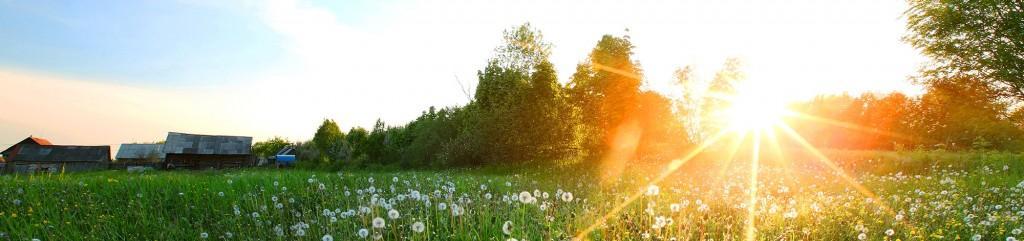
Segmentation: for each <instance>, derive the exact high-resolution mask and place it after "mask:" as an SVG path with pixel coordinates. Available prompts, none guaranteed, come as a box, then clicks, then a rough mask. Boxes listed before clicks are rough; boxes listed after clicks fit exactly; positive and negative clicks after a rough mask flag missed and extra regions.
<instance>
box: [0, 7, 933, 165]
mask: <svg viewBox="0 0 1024 241" xmlns="http://www.w3.org/2000/svg"><path fill="white" fill-rule="evenodd" d="M905 9H906V3H905V2H904V1H898V0H859V1H854V0H839V1H816V0H768V1H753V0H724V1H689V0H682V1H655V0H651V1H645V0H640V1H585V2H584V1H563V0H548V1H545V0H523V1H497V0H494V1H491V0H483V1H469V0H456V1H431V0H423V1H416V0H366V1H364V0H342V1H313V0H227V1H204V0H177V1H149V0H141V1H113V0H109V1H108V0H100V1H49V0H37V1H17V0H0V36H2V37H0V110H3V111H2V112H0V148H6V147H7V146H9V145H11V144H14V143H16V142H18V141H20V140H21V139H24V138H25V137H27V136H29V135H35V136H39V137H44V138H48V139H50V141H52V142H54V143H55V144H79V145H114V147H115V149H116V145H118V144H120V143H126V142H152V141H159V140H162V139H163V138H164V137H165V136H166V133H167V132H169V131H175V132H186V133H198V134H225V135H246V136H253V137H255V138H256V139H257V140H262V139H266V138H269V137H273V136H281V137H285V138H288V139H290V140H293V141H298V140H306V139H308V138H310V137H311V136H312V135H313V132H314V131H315V129H316V127H317V126H318V125H319V124H320V122H322V121H323V119H324V118H331V119H334V120H336V121H337V122H338V123H339V124H340V125H341V126H342V128H344V129H348V128H350V127H353V126H363V127H372V125H373V123H374V121H375V120H377V119H378V118H379V119H381V120H384V121H385V122H386V123H388V124H389V125H401V124H403V123H405V122H407V121H409V120H412V119H414V118H415V117H416V116H418V115H419V114H420V113H421V112H422V111H423V110H425V109H427V108H428V107H430V106H438V107H443V106H456V105H461V104H465V103H467V102H468V100H469V99H470V98H471V96H467V95H466V94H464V91H463V90H464V89H470V91H469V93H470V94H472V88H474V87H475V84H476V72H477V70H480V69H482V68H483V67H484V66H485V64H486V63H487V60H488V58H490V57H492V56H493V52H494V51H493V50H494V48H495V47H497V46H498V45H499V44H500V43H501V32H502V31H503V30H505V29H507V28H510V27H513V26H516V25H519V24H522V23H525V22H529V23H531V25H532V26H534V27H536V28H537V29H539V30H540V31H542V33H543V35H544V39H545V40H546V41H547V42H550V43H552V44H553V49H552V52H553V53H552V55H551V60H552V62H553V63H554V64H555V67H556V70H557V71H558V75H559V79H560V81H562V82H567V81H568V77H569V76H571V75H572V71H574V69H575V65H576V64H578V63H580V62H581V61H584V60H585V58H586V55H587V54H588V53H589V51H590V50H591V49H592V48H593V47H594V45H595V44H596V42H597V40H599V39H600V37H601V36H602V35H604V34H613V35H629V36H630V39H631V40H632V41H633V43H634V45H635V46H636V49H635V57H636V59H637V60H638V61H639V62H640V65H641V66H642V68H643V70H644V83H645V88H647V89H651V90H655V91H658V92H661V93H663V94H665V95H667V96H677V95H678V93H679V89H678V86H674V85H673V84H672V83H673V81H674V77H673V72H674V71H675V70H676V69H677V68H680V67H683V66H687V65H690V66H693V67H694V68H695V69H696V73H697V77H698V78H702V79H708V78H710V77H711V76H713V74H714V72H715V71H716V70H718V69H720V68H721V66H722V64H723V63H724V62H725V60H726V59H727V58H730V57H735V58H739V59H741V61H742V62H743V63H744V65H743V70H744V72H745V74H746V76H747V77H748V79H749V80H748V81H749V82H750V83H753V85H756V86H759V87H760V88H761V89H769V90H771V91H772V92H773V93H778V95H777V97H776V98H786V99H789V100H799V99H806V98H810V97H812V96H814V95H817V94H835V93H843V92H848V93H852V94H858V93H862V92H890V91H902V92H906V93H909V94H911V95H914V94H919V93H920V92H921V89H920V87H917V86H915V85H913V84H912V83H911V82H910V81H909V80H908V79H909V77H910V76H913V75H914V74H915V73H916V70H917V69H918V66H920V65H921V64H922V63H923V62H924V61H925V59H924V58H923V57H921V55H920V54H919V53H918V52H917V51H916V50H914V49H913V48H912V47H910V46H909V45H908V44H906V43H904V42H902V41H901V40H900V38H901V37H902V36H903V35H904V34H905V30H904V24H905V19H904V18H903V16H902V14H903V12H904V11H905Z"/></svg>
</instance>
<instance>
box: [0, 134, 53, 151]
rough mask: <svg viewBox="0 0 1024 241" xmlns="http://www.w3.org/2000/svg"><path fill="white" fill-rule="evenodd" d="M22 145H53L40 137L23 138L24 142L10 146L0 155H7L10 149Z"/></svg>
mask: <svg viewBox="0 0 1024 241" xmlns="http://www.w3.org/2000/svg"><path fill="white" fill-rule="evenodd" d="M22 144H35V145H39V146H49V145H53V143H50V141H49V140H47V139H43V138H41V137H34V136H29V137H28V138H25V139H24V140H21V141H19V142H18V143H15V144H14V145H11V146H10V147H7V149H4V151H2V152H0V153H7V152H9V151H11V150H12V149H14V147H16V146H19V145H22Z"/></svg>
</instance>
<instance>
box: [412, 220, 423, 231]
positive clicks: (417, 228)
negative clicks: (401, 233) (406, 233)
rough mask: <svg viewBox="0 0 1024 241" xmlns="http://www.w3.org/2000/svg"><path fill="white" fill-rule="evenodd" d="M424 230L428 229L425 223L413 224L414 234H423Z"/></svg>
mask: <svg viewBox="0 0 1024 241" xmlns="http://www.w3.org/2000/svg"><path fill="white" fill-rule="evenodd" d="M424 229H426V227H425V226H423V222H419V221H417V222H415V223H412V231H413V232H417V233H422V232H423V230H424Z"/></svg>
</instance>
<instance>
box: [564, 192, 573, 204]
mask: <svg viewBox="0 0 1024 241" xmlns="http://www.w3.org/2000/svg"><path fill="white" fill-rule="evenodd" d="M572 199H573V196H572V193H571V192H563V193H562V201H563V202H572Z"/></svg>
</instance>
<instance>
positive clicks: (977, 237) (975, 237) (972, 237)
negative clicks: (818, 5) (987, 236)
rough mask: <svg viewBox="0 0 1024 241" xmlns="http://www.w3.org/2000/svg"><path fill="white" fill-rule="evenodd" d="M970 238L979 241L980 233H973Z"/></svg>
mask: <svg viewBox="0 0 1024 241" xmlns="http://www.w3.org/2000/svg"><path fill="white" fill-rule="evenodd" d="M971 240H973V241H981V234H975V235H974V236H971Z"/></svg>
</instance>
